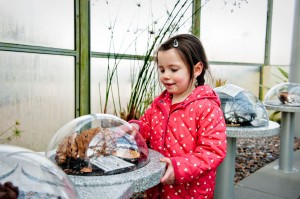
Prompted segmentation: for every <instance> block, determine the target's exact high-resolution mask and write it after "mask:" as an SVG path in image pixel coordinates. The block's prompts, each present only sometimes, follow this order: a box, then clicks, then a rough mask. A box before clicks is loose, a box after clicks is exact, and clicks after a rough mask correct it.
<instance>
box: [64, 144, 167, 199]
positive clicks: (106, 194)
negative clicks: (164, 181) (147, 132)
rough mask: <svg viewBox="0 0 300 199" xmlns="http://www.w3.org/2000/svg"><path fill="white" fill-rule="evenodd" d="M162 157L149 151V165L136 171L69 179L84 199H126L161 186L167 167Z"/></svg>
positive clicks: (72, 176)
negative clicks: (158, 185)
mask: <svg viewBox="0 0 300 199" xmlns="http://www.w3.org/2000/svg"><path fill="white" fill-rule="evenodd" d="M161 157H163V156H162V155H161V154H160V153H158V152H156V151H154V150H151V149H149V158H150V161H149V163H148V164H147V165H145V166H144V167H142V168H139V169H137V170H135V171H131V172H127V173H121V174H115V175H105V176H74V175H69V178H70V179H71V181H72V182H73V184H74V185H75V187H76V189H77V192H78V194H79V196H80V198H82V199H83V198H89V199H93V198H95V199H96V198H109V199H126V198H130V197H131V196H132V194H133V193H134V192H141V191H145V190H147V189H149V188H151V187H153V186H155V185H157V184H159V182H160V179H161V178H162V176H163V174H164V172H165V166H166V165H165V163H162V162H160V161H159V159H160V158H161Z"/></svg>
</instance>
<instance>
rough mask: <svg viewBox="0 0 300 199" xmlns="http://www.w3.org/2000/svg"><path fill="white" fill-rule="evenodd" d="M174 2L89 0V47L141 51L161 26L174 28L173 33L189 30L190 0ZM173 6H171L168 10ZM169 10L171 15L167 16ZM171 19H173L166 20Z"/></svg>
mask: <svg viewBox="0 0 300 199" xmlns="http://www.w3.org/2000/svg"><path fill="white" fill-rule="evenodd" d="M176 2H177V1H170V0H152V1H136V0H126V1H124V0H123V1H120V0H110V1H98V0H92V1H91V49H92V51H97V52H111V53H120V54H139V55H143V54H145V53H146V51H147V48H149V47H150V46H151V45H152V43H153V41H154V38H155V37H156V36H158V35H160V36H162V33H160V31H161V30H173V29H174V31H175V33H181V32H185V33H187V32H189V31H190V28H191V15H192V0H185V1H178V2H179V3H178V4H177V6H175V5H176ZM182 5H183V7H182ZM174 7H175V10H174V12H173V13H172V9H173V8H174ZM169 13H172V15H170V17H169V18H168V16H169ZM182 15H183V16H182ZM181 16H182V17H181ZM172 19H174V21H173V22H172V23H170V22H171V20H172ZM165 22H168V23H167V26H169V25H170V24H171V25H170V26H171V27H169V28H167V27H166V26H164V24H165ZM176 23H178V24H176ZM173 33H174V32H173ZM169 34H170V32H168V33H167V34H166V37H168V36H169ZM157 43H160V42H159V41H158V42H157Z"/></svg>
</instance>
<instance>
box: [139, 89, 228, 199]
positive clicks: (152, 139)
mask: <svg viewBox="0 0 300 199" xmlns="http://www.w3.org/2000/svg"><path fill="white" fill-rule="evenodd" d="M219 103H220V101H219V98H218V97H217V96H216V94H215V93H214V91H213V90H212V89H211V88H210V87H209V86H207V85H205V86H199V87H197V88H196V89H195V90H194V91H193V92H192V93H191V94H190V96H189V97H188V98H187V99H186V100H184V101H183V102H181V103H179V104H175V105H171V96H170V94H169V93H167V92H166V91H165V92H163V93H162V94H161V95H160V96H159V97H158V98H156V99H155V100H154V102H153V103H152V104H151V107H150V108H149V109H148V110H147V111H146V113H145V114H144V115H143V116H142V117H141V119H140V120H139V121H137V123H138V124H139V126H140V133H141V134H142V135H143V137H144V138H145V139H146V141H147V143H149V146H150V147H151V148H152V149H154V150H157V151H159V152H160V153H162V154H163V155H164V156H166V157H169V158H170V159H171V161H172V165H173V167H174V172H175V181H176V183H175V184H174V185H161V187H162V188H161V190H160V191H159V192H157V189H154V188H153V190H155V191H154V192H153V194H160V197H161V198H172V199H173V198H211V199H212V198H213V192H214V186H215V177H216V169H217V167H218V166H219V165H220V163H221V162H222V161H223V159H224V157H225V154H226V133H225V132H226V125H225V122H224V117H223V112H222V110H221V109H220V107H219V105H220V104H219ZM151 190H152V189H151ZM151 190H150V192H151ZM153 190H152V191H153Z"/></svg>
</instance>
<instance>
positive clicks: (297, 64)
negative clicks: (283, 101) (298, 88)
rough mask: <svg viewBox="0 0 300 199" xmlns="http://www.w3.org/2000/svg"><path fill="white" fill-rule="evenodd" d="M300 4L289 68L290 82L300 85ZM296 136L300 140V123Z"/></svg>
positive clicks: (297, 1) (295, 14)
mask: <svg viewBox="0 0 300 199" xmlns="http://www.w3.org/2000/svg"><path fill="white" fill-rule="evenodd" d="M299 54H300V2H299V0H296V1H295V10H294V26H293V39H292V53H291V65H290V68H289V82H294V83H300V56H299ZM295 120H296V121H299V120H300V113H296V114H295ZM294 128H295V136H296V137H298V138H300V123H299V122H298V123H297V124H295V127H294Z"/></svg>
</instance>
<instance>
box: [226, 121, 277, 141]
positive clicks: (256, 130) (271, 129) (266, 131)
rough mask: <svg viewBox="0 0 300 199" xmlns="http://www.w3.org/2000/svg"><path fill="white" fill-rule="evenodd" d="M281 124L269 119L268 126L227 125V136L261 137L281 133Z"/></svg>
mask: <svg viewBox="0 0 300 199" xmlns="http://www.w3.org/2000/svg"><path fill="white" fill-rule="evenodd" d="M279 128H280V125H279V124H278V123H276V122H273V121H269V125H268V126H266V127H243V126H239V127H226V131H227V137H233V138H259V137H269V136H274V135H277V134H279Z"/></svg>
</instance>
